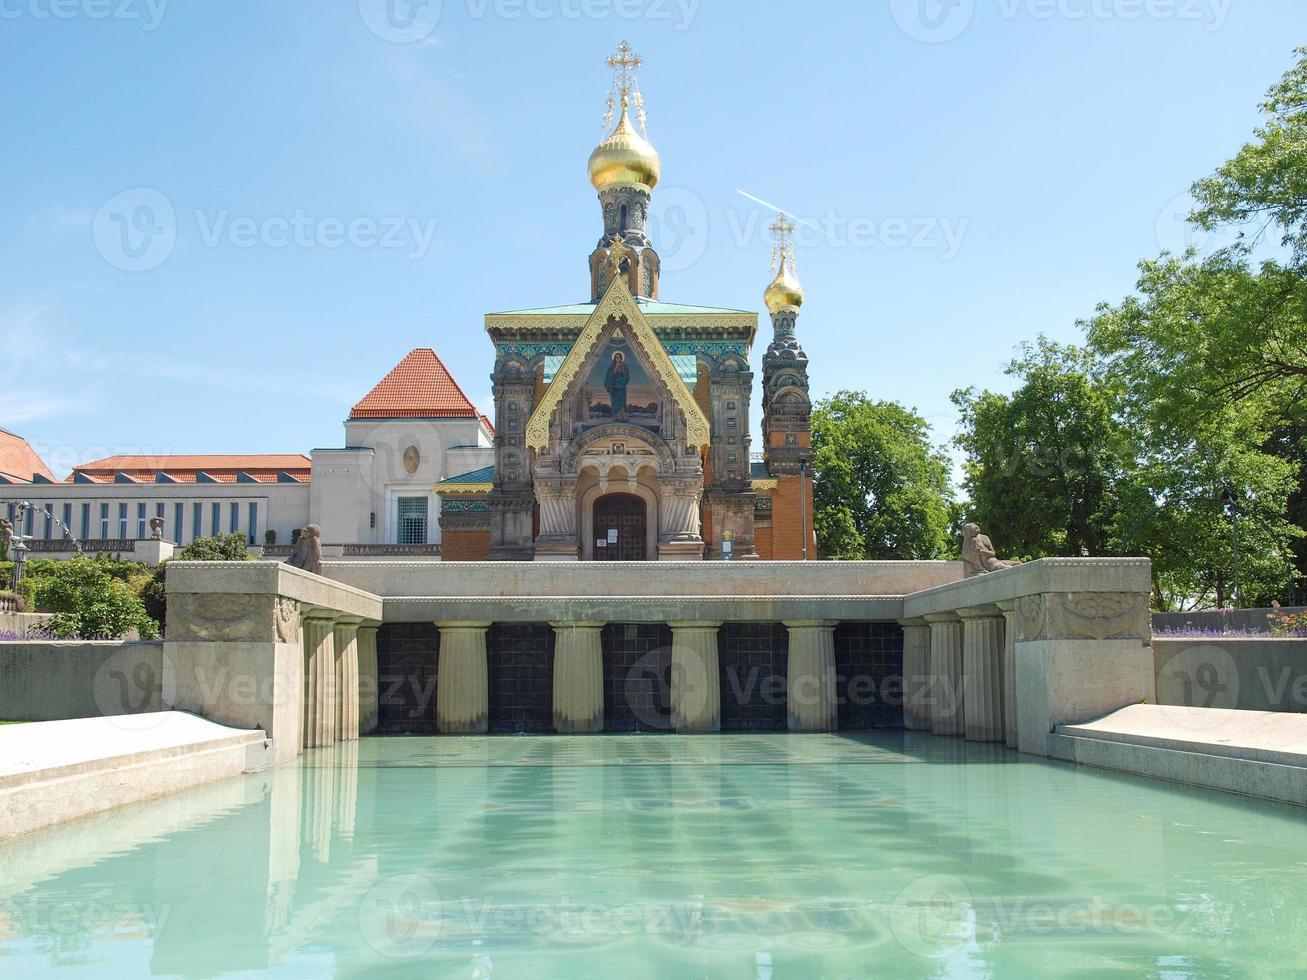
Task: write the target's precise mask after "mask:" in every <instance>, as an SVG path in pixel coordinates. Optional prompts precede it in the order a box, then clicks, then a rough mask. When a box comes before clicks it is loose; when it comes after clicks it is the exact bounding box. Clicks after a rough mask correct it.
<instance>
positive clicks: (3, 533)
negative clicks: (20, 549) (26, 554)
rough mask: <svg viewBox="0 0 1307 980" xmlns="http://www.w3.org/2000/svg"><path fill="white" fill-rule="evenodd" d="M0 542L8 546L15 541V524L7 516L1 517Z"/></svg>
mask: <svg viewBox="0 0 1307 980" xmlns="http://www.w3.org/2000/svg"><path fill="white" fill-rule="evenodd" d="M0 542H3V543H4V546H5V547H6V548H8V547H9V546H10V545H11V544H13V543H14V525H13V522H11V521H10V520H9V518H7V517H0Z"/></svg>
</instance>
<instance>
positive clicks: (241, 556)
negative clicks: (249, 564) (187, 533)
mask: <svg viewBox="0 0 1307 980" xmlns="http://www.w3.org/2000/svg"><path fill="white" fill-rule="evenodd" d="M177 560H178V561H253V558H252V556H251V555H250V551H249V546H248V545H247V544H246V541H245V535H244V534H242V533H241V532H239V531H231V532H229V533H226V534H219V535H216V536H215V537H212V538H196V539H195V540H194V541H192V542H191V543H190V544H188V545H187V546H186V547H185V548H183V549H182V550H181V552H180V553H179V554H178V555H177Z"/></svg>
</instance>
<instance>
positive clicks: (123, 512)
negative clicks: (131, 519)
mask: <svg viewBox="0 0 1307 980" xmlns="http://www.w3.org/2000/svg"><path fill="white" fill-rule="evenodd" d="M118 537H119V538H120V539H122V540H126V538H127V505H126V504H119V505H118Z"/></svg>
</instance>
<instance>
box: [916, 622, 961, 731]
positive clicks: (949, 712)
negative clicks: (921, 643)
mask: <svg viewBox="0 0 1307 980" xmlns="http://www.w3.org/2000/svg"><path fill="white" fill-rule="evenodd" d="M925 619H926V622H927V623H929V624H930V730H931V733H932V734H935V735H961V734H963V723H962V719H963V715H962V620H961V619H960V618H959V617H958V614H957V613H931V614H930V615H928V616H926V617H925Z"/></svg>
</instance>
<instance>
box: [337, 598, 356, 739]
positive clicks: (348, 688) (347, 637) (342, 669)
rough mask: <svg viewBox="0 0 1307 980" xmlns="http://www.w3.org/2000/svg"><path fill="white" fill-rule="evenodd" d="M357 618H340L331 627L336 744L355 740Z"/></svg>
mask: <svg viewBox="0 0 1307 980" xmlns="http://www.w3.org/2000/svg"><path fill="white" fill-rule="evenodd" d="M361 622H363V620H362V619H361V618H360V617H358V616H341V617H340V618H339V619H337V620H336V624H335V626H334V627H333V632H334V633H335V637H334V640H335V646H336V741H337V742H355V741H358V737H359V648H358V634H359V623H361Z"/></svg>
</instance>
